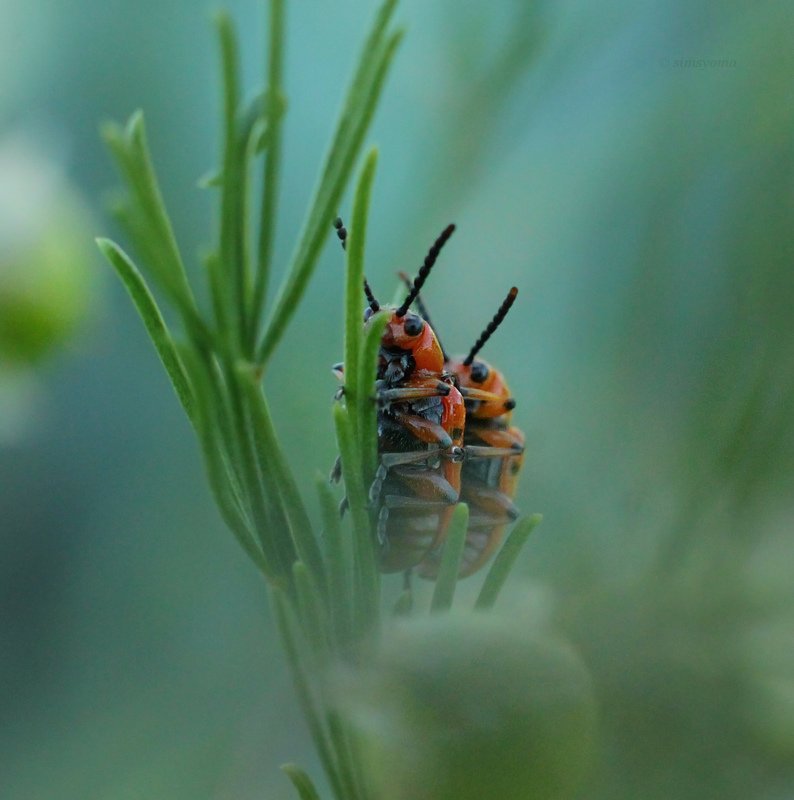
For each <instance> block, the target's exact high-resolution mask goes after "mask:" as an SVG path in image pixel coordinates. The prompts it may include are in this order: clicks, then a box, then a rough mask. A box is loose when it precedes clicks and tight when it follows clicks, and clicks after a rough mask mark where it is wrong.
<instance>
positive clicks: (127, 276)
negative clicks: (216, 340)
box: [96, 239, 195, 421]
mask: <svg viewBox="0 0 794 800" xmlns="http://www.w3.org/2000/svg"><path fill="white" fill-rule="evenodd" d="M96 243H97V246H98V247H99V249H100V250H101V251H102V254H103V255H104V256H105V258H106V259H107V260H108V261H109V262H110V264H111V265H112V266H113V268H114V269H115V270H116V273H117V274H118V276H119V278H120V279H121V282H122V283H123V284H124V288H125V289H126V290H127V293H128V294H129V296H130V298H131V299H132V302H133V304H134V305H135V308H136V309H137V311H138V314H139V315H140V317H141V319H142V320H143V324H144V326H145V327H146V332H147V333H148V334H149V338H150V339H151V340H152V344H154V347H155V349H156V350H157V355H158V356H160V361H162V363H163V366H164V367H165V371H166V372H167V373H168V377H169V378H170V379H171V385H172V386H173V387H174V391H175V392H176V396H177V397H178V398H179V402H180V403H181V404H182V408H184V409H185V413H186V414H187V416H188V419H190V420H191V421H192V420H193V417H194V413H195V411H194V407H193V405H194V404H193V392H192V390H191V388H190V383H189V382H188V379H187V375H186V374H185V368H184V366H183V365H182V362H181V360H180V358H179V354H178V353H177V350H176V346H175V345H174V341H173V339H172V338H171V334H170V333H169V331H168V327H167V326H166V324H165V320H164V319H163V316H162V314H161V313H160V309H159V308H158V307H157V303H156V301H155V299H154V297H153V296H152V293H151V292H150V291H149V287H148V286H147V285H146V281H145V280H144V279H143V276H142V275H141V273H140V272H139V271H138V269H137V268H136V267H135V264H133V262H132V259H130V257H129V256H128V255H127V254H126V253H125V252H124V251H123V250H122V249H121V248H120V247H119V246H118V245H117V244H116V243H115V242H112V241H110V240H109V239H97V240H96Z"/></svg>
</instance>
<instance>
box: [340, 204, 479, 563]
mask: <svg viewBox="0 0 794 800" xmlns="http://www.w3.org/2000/svg"><path fill="white" fill-rule="evenodd" d="M335 227H336V229H337V235H338V236H339V239H340V240H341V241H342V244H343V246H344V244H345V240H346V235H347V231H346V230H345V227H344V225H343V224H342V221H341V220H339V219H337V221H336V223H335ZM454 230H455V226H454V225H448V226H447V227H446V228H445V229H444V231H443V232H442V233H441V235H440V236H439V237H438V239H436V241H435V243H434V244H433V246H432V247H431V248H430V250H429V252H428V254H427V256H426V257H425V260H424V264H423V265H422V267H421V268H420V270H419V273H418V275H417V276H416V279H415V280H414V281H413V282H412V284H411V286H410V290H409V292H408V296H407V297H406V299H405V300H404V301H403V303H402V304H401V305H400V306H398V307H395V308H388V309H385V310H387V311H389V312H390V317H389V319H388V321H387V323H386V327H385V329H384V333H383V336H382V338H381V344H380V349H379V353H378V368H377V376H376V383H375V397H376V399H377V402H378V415H377V425H378V454H379V466H378V470H377V473H376V476H375V480H374V481H373V484H372V486H371V487H370V501H371V504H372V509H373V516H374V517H375V519H376V526H377V535H378V540H379V542H380V543H381V545H382V548H381V564H380V567H381V570H382V571H384V572H398V571H402V570H409V569H411V568H412V567H414V566H416V565H417V564H418V563H419V562H421V561H422V559H423V558H424V557H425V556H426V555H427V553H428V552H429V551H430V550H431V549H434V548H437V547H440V545H441V544H442V543H443V541H444V538H445V536H446V531H447V527H448V525H449V520H450V518H451V515H452V511H453V509H454V506H455V504H456V503H457V502H458V498H459V496H460V488H461V466H462V463H461V462H462V458H463V450H462V445H463V437H464V430H465V423H466V408H465V404H464V401H463V396H462V395H461V393H460V391H459V390H458V388H457V387H456V385H455V382H454V380H453V379H452V378H451V376H448V375H447V374H446V373H445V372H444V353H443V351H442V349H441V345H440V344H439V342H438V339H437V337H436V335H435V333H434V332H433V329H432V327H431V326H430V324H429V323H428V322H426V321H425V320H423V319H422V318H421V317H419V316H417V315H416V314H413V313H411V312H410V311H409V308H410V306H411V303H413V301H414V300H415V298H416V296H417V294H418V293H419V290H420V289H421V287H422V285H423V284H424V282H425V280H426V279H427V276H428V275H429V273H430V270H431V269H432V267H433V265H434V264H435V262H436V260H437V258H438V255H439V253H440V251H441V248H442V247H443V246H444V244H446V242H447V241H448V239H449V237H450V236H451V235H452V233H453V232H454ZM364 291H365V293H366V295H367V301H368V308H367V309H366V312H365V324H366V322H367V321H368V320H369V319H370V318H371V317H372V316H373V314H375V313H376V312H378V311H380V310H381V306H380V304H379V303H378V301H377V300H376V299H375V297H374V296H373V294H372V291H371V290H370V288H369V285H368V284H367V283H366V281H365V282H364ZM336 371H337V374H340V375H341V372H342V367H341V365H339V366H338V367H337V368H336Z"/></svg>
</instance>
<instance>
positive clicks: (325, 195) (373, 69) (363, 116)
mask: <svg viewBox="0 0 794 800" xmlns="http://www.w3.org/2000/svg"><path fill="white" fill-rule="evenodd" d="M395 4H396V3H395V0H387V1H386V2H385V3H384V4H383V5H382V6H381V10H380V13H379V14H378V17H377V18H376V22H375V25H374V26H373V29H372V33H371V35H370V37H369V39H368V41H367V44H366V45H365V47H364V50H363V52H362V55H361V58H360V59H359V64H358V68H357V70H356V74H355V77H354V79H353V82H352V83H351V86H350V89H349V90H348V94H347V98H346V100H345V104H344V106H343V109H342V113H341V116H340V118H339V121H338V123H337V128H336V132H335V134H334V137H333V140H332V145H331V147H330V149H329V151H328V154H327V156H326V159H325V163H324V167H323V170H322V177H321V179H320V182H319V184H318V187H317V189H316V191H315V194H314V197H313V199H312V202H311V205H310V209H309V212H308V214H307V216H306V221H305V222H304V226H303V229H302V232H301V235H300V239H299V243H298V245H297V247H296V249H295V252H294V254H293V257H292V260H291V262H290V266H289V268H288V270H287V274H286V276H285V278H284V281H283V283H282V285H281V288H280V289H279V293H278V296H277V298H276V301H275V303H274V307H273V312H272V314H271V316H270V319H269V321H268V323H267V325H266V327H265V332H264V335H263V338H262V342H261V344H260V346H259V349H258V352H257V360H258V361H259V362H260V363H262V364H265V363H266V362H267V361H268V360H269V358H270V356H271V355H272V354H273V351H274V349H275V347H276V345H277V344H278V342H279V341H280V340H281V337H282V336H283V335H284V331H285V330H286V327H287V324H288V323H289V321H290V319H291V318H292V315H293V314H294V312H295V309H296V307H297V305H298V303H299V301H300V298H301V297H302V295H303V292H304V291H305V289H306V285H307V284H308V281H309V279H310V277H311V274H312V272H313V270H314V267H315V265H316V263H317V258H318V257H319V254H320V250H321V248H322V245H323V243H324V242H325V240H326V237H327V236H328V235H329V232H330V230H331V221H332V219H333V215H334V213H335V209H336V208H337V207H338V205H339V201H340V199H341V196H342V193H343V191H344V189H345V186H346V185H347V182H348V180H349V178H350V174H351V172H352V170H353V166H354V163H355V160H356V156H357V154H358V152H359V151H360V149H361V145H362V142H363V139H364V136H365V135H366V131H367V128H368V127H369V123H370V121H371V119H372V115H373V113H374V110H375V107H376V105H377V102H378V99H379V96H380V92H381V90H382V87H383V82H384V79H385V76H386V73H387V71H388V67H389V64H390V63H391V60H392V57H393V55H394V51H395V49H396V46H397V43H398V41H399V35H396V34H395V35H393V36H392V37H391V38H390V39H388V40H387V41H385V43H384V39H385V36H386V33H385V31H386V27H387V25H388V22H389V18H390V16H391V13H392V11H393V9H394V6H395Z"/></svg>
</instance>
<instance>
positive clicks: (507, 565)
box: [474, 514, 543, 609]
mask: <svg viewBox="0 0 794 800" xmlns="http://www.w3.org/2000/svg"><path fill="white" fill-rule="evenodd" d="M542 519H543V517H542V516H541V515H540V514H533V515H532V516H531V517H524V518H523V519H521V520H519V521H518V522H517V523H516V526H515V527H514V528H513V530H512V531H511V532H510V536H508V538H507V541H506V542H505V543H504V545H502V549H501V550H500V551H499V553H498V554H497V556H496V558H495V559H494V562H493V564H491V568H490V569H489V570H488V574H487V575H486V577H485V582H484V583H483V585H482V589H480V595H479V597H478V598H477V602H476V603H475V606H474V607H475V608H479V609H489V608H491V607H492V606H493V604H494V603H495V602H496V599H497V597H499V592H501V590H502V586H504V584H505V581H506V580H507V577H508V575H509V574H510V571H511V570H512V568H513V565H514V564H515V561H516V559H517V558H518V554H519V553H520V552H521V548H522V547H523V546H524V545H525V544H526V541H527V539H528V538H529V534H530V533H532V531H533V530H534V529H535V528H536V527H537V526H538V525H539V524H540V522H541V520H542Z"/></svg>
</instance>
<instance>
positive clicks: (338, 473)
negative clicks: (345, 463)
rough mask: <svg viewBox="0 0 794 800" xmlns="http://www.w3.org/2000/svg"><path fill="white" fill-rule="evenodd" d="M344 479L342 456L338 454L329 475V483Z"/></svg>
mask: <svg viewBox="0 0 794 800" xmlns="http://www.w3.org/2000/svg"><path fill="white" fill-rule="evenodd" d="M340 480H342V456H337V457H336V459H335V461H334V465H333V467H331V474H330V475H329V476H328V482H329V483H339V481H340Z"/></svg>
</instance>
